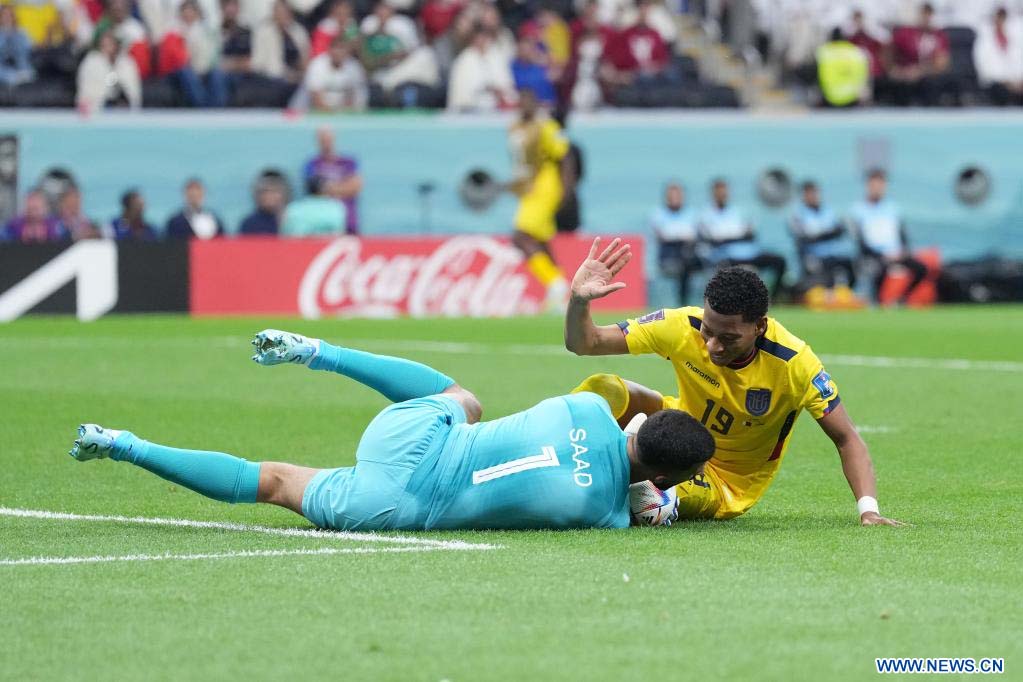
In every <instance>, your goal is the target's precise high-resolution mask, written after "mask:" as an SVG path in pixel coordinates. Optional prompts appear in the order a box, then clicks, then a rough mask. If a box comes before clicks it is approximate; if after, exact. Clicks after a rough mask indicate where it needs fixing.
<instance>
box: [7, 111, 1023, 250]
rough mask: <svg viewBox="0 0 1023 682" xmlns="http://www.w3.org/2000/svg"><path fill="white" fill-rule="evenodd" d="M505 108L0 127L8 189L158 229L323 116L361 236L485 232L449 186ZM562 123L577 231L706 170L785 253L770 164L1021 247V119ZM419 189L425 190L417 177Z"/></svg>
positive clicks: (485, 150) (226, 197)
mask: <svg viewBox="0 0 1023 682" xmlns="http://www.w3.org/2000/svg"><path fill="white" fill-rule="evenodd" d="M507 123H508V119H507V118H505V117H489V118H487V117H484V118H471V119H469V118H459V117H448V116H444V115H441V116H429V115H415V114H412V115H409V114H389V115H366V116H343V117H307V118H302V119H288V118H286V117H284V116H282V115H281V114H279V113H246V114H232V113H213V114H207V113H203V114H190V113H174V114H161V113H156V114H145V115H131V114H111V115H108V116H104V117H101V118H95V119H89V120H82V119H80V118H78V117H77V116H75V115H74V114H64V113H58V114H54V113H41V112H32V113H28V114H22V113H18V114H5V115H4V117H3V119H2V121H0V134H3V133H13V134H16V135H17V136H18V137H19V140H20V143H21V153H20V161H19V178H20V185H21V187H20V190H21V192H24V190H25V189H26V188H27V187H29V186H30V185H31V184H33V183H34V182H35V181H36V180H37V179H38V178H39V177H40V176H41V175H42V173H44V172H45V171H46V170H47V169H49V168H51V167H53V166H64V167H66V168H68V169H70V170H71V171H72V172H73V173H74V174H75V175H76V176H77V178H78V179H79V180H80V182H81V184H82V185H83V189H84V196H85V202H86V210H87V212H88V214H89V215H90V216H92V217H93V218H94V219H98V220H109V219H110V218H112V217H113V216H114V215H115V214H116V213H117V211H118V199H119V196H120V194H121V193H122V192H123V191H124V190H125V189H126V188H128V187H132V186H137V187H139V188H141V189H142V191H143V194H144V196H145V197H146V199H147V203H148V211H147V215H148V218H149V219H150V221H151V222H153V223H154V224H157V226H159V227H162V225H163V223H164V221H165V220H166V219H167V218H168V217H169V216H170V215H171V214H172V213H173V212H174V211H176V210H177V209H178V208H179V207H180V204H181V186H182V183H183V181H184V180H185V179H186V178H187V177H190V176H193V175H195V176H199V177H201V178H202V179H203V180H204V181H205V182H206V183H207V186H208V204H209V205H210V206H211V207H212V208H214V209H215V210H216V211H217V212H218V213H219V214H220V215H221V217H222V218H223V219H224V221H225V223H226V225H227V226H228V229H229V230H234V229H236V226H237V225H238V223H239V221H240V220H241V218H242V217H243V216H244V215H245V214H246V213H248V212H249V211H250V210H251V205H252V200H251V196H250V183H251V182H252V180H253V179H254V177H255V176H256V174H257V173H258V172H259V171H260V170H261V169H263V168H266V167H268V166H275V167H280V168H282V169H284V170H285V171H286V172H287V173H288V174H289V175H290V176H291V178H292V180H293V183H295V180H296V179H297V178H298V176H299V173H300V169H301V166H302V164H303V162H304V160H305V159H307V158H308V157H309V156H311V155H312V154H313V152H314V136H313V131H314V130H315V129H316V128H317V127H319V126H323V125H328V126H331V127H333V128H334V129H335V130H336V131H337V133H338V138H339V146H340V147H341V149H342V150H343V151H345V152H346V153H351V154H354V155H356V156H357V157H358V159H359V163H360V167H361V171H362V173H363V177H364V180H365V190H364V192H363V196H362V199H361V206H360V213H361V216H362V225H363V232H364V233H365V234H368V235H387V234H400V233H403V234H407V233H424V232H426V233H437V234H441V233H444V234H447V233H495V232H504V231H506V230H507V229H508V226H509V225H510V224H511V220H512V215H513V211H514V202H513V199H512V198H511V197H509V196H505V197H503V198H501V199H500V200H499V201H498V202H497V203H496V204H495V205H494V206H493V207H492V208H491V209H490V210H488V211H486V212H483V213H474V212H472V211H470V210H469V209H467V208H465V207H463V206H462V204H461V202H460V200H459V198H458V193H457V188H458V185H459V183H460V182H461V180H462V178H463V177H464V176H465V174H466V173H467V172H468V171H469V170H470V169H473V168H477V167H482V168H486V169H489V170H491V171H492V172H493V173H494V174H496V175H497V176H499V177H505V176H507V173H508V171H509V161H508V153H507V147H506V140H505V126H506V125H507ZM570 132H571V135H572V137H573V138H575V139H576V140H577V141H578V142H579V143H580V145H581V146H582V147H583V149H584V150H585V153H586V161H587V163H586V178H585V180H584V182H583V185H582V190H581V197H582V201H583V207H584V220H585V225H586V227H587V229H588V230H590V231H594V232H621V231H628V232H636V231H643V230H646V229H647V228H646V225H645V222H646V221H645V217H646V215H647V214H648V213H649V211H650V209H651V208H652V207H653V206H654V205H655V204H656V203H657V202H658V201H659V195H660V192H661V188H662V186H663V184H664V182H665V181H666V180H668V179H671V178H674V179H679V180H681V181H682V182H684V183H685V184H686V186H687V187H688V189H689V194H690V201H691V202H693V203H694V204H695V205H697V206H699V205H703V204H704V203H705V201H706V196H707V187H708V183H709V181H710V180H711V178H713V177H716V176H723V177H725V178H727V179H729V180H730V181H731V182H732V185H733V197H734V201H735V202H736V203H737V204H738V205H741V206H742V207H744V208H745V209H747V210H748V212H749V215H750V217H751V218H752V219H753V221H754V222H755V224H756V225H757V226H758V227H759V230H760V234H761V237H762V239H763V241H764V242H765V243H766V244H768V245H770V246H772V247H775V248H778V249H782V250H783V251H784V252H786V253H789V254H791V253H792V250H791V244H790V240H789V239H788V236H787V234H786V232H785V227H784V221H785V218H786V216H787V214H788V210H789V208H791V203H789V204H787V205H784V206H781V207H775V208H771V207H769V206H767V205H766V204H764V203H762V202H761V201H760V200H759V199H758V195H757V182H758V177H759V176H760V174H761V173H762V172H764V171H765V170H767V169H769V168H772V167H777V168H780V169H783V170H784V171H785V172H786V173H788V174H789V176H790V178H791V179H792V181H793V182H798V181H800V180H802V179H804V178H808V177H812V178H815V179H817V180H818V181H819V182H820V183H821V184H822V187H823V190H824V196H825V200H826V201H828V202H830V203H831V204H832V205H833V206H834V207H836V208H837V209H839V210H844V209H845V208H846V207H848V206H849V205H850V204H851V203H852V202H853V201H855V200H857V199H858V198H859V197H860V196H861V195H862V191H863V188H862V185H863V183H862V173H863V170H864V169H865V168H866V167H868V166H873V165H882V166H886V167H887V168H888V169H889V170H890V175H891V196H892V197H893V198H894V199H895V200H896V201H898V202H899V204H901V205H902V207H903V208H904V210H905V213H906V217H907V220H908V226H909V229H910V232H911V236H912V237H913V239H914V242H915V243H916V244H918V245H926V244H935V245H938V246H940V247H941V248H942V250H943V252H944V257H945V258H946V259H948V258H956V257H967V256H974V255H979V254H981V253H985V252H989V251H994V250H997V251H998V252H1000V253H1002V254H1003V255H1004V254H1006V253H1009V254H1019V253H1023V165H1021V164H1020V163H1019V158H1020V152H1021V147H1020V140H1023V115H1021V114H1018V113H1006V112H1003V111H993V110H977V111H972V112H948V113H945V112H930V111H928V112H921V111H907V112H905V113H887V112H863V113H820V112H817V113H812V114H804V115H792V116H761V115H749V114H745V113H729V112H718V113H712V114H680V113H650V114H646V113H635V114H631V113H607V114H593V115H579V116H577V117H576V118H574V119H573V121H572V124H571V128H570ZM969 166H977V167H979V168H982V169H983V170H984V171H985V172H986V173H987V174H988V177H989V178H990V180H991V185H990V193H989V194H988V196H987V197H986V198H985V199H984V200H983V201H982V202H980V203H979V204H976V205H972V206H971V205H968V204H965V203H963V202H962V201H961V200H960V199H958V198H957V197H956V193H955V191H954V189H955V182H956V178H957V175H958V174H959V173H960V171H961V170H963V169H964V168H966V167H969ZM423 184H432V185H433V186H434V187H435V191H433V192H432V193H430V194H429V196H428V197H426V198H424V197H423V195H421V194H420V193H419V190H418V188H419V187H420V186H422V185H423Z"/></svg>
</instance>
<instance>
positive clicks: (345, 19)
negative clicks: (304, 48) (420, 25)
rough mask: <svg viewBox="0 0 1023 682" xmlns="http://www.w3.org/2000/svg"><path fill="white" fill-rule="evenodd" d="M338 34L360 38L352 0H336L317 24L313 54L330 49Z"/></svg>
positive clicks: (424, 9) (319, 53)
mask: <svg viewBox="0 0 1023 682" xmlns="http://www.w3.org/2000/svg"><path fill="white" fill-rule="evenodd" d="M423 11H424V12H425V11H426V8H423ZM337 36H343V37H344V39H345V40H346V41H353V40H358V38H359V22H358V21H356V20H355V10H354V9H353V8H352V3H351V0H334V2H333V3H332V4H331V5H330V10H329V12H328V13H327V16H326V17H324V18H323V19H322V20H320V23H318V24H316V28H315V29H314V30H313V35H312V53H311V56H312V57H316V56H319V55H321V54H323V53H324V52H326V51H327V50H328V49H330V43H331V41H332V40H334V38H336V37H337Z"/></svg>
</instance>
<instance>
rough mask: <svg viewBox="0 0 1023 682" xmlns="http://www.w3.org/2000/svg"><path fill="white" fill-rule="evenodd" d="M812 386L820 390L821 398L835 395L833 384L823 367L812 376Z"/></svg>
mask: <svg viewBox="0 0 1023 682" xmlns="http://www.w3.org/2000/svg"><path fill="white" fill-rule="evenodd" d="M813 386H814V388H816V389H817V391H818V392H820V394H821V399H822V400H827V399H828V398H830V397H831V396H833V395H835V386H834V384H832V383H831V375H830V374H828V373H827V372H826V371H824V370H823V369H822V370H821V371H820V374H818V375H817V376H815V377H814V378H813Z"/></svg>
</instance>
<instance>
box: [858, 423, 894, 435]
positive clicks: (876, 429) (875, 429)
mask: <svg viewBox="0 0 1023 682" xmlns="http://www.w3.org/2000/svg"><path fill="white" fill-rule="evenodd" d="M856 430H857V431H859V432H860V433H894V432H895V431H898V429H897V428H895V427H894V426H869V425H868V426H857V427H856Z"/></svg>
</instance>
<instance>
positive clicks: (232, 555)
mask: <svg viewBox="0 0 1023 682" xmlns="http://www.w3.org/2000/svg"><path fill="white" fill-rule="evenodd" d="M450 549H451V548H450V547H421V546H416V547H318V548H316V549H252V550H239V551H235V552H211V553H204V554H125V555H123V556H34V557H26V558H24V559H0V566H45V565H67V564H101V563H112V562H117V561H201V560H204V559H249V558H253V557H279V556H332V555H336V554H397V553H402V552H439V551H445V550H450ZM462 549H464V548H462Z"/></svg>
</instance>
